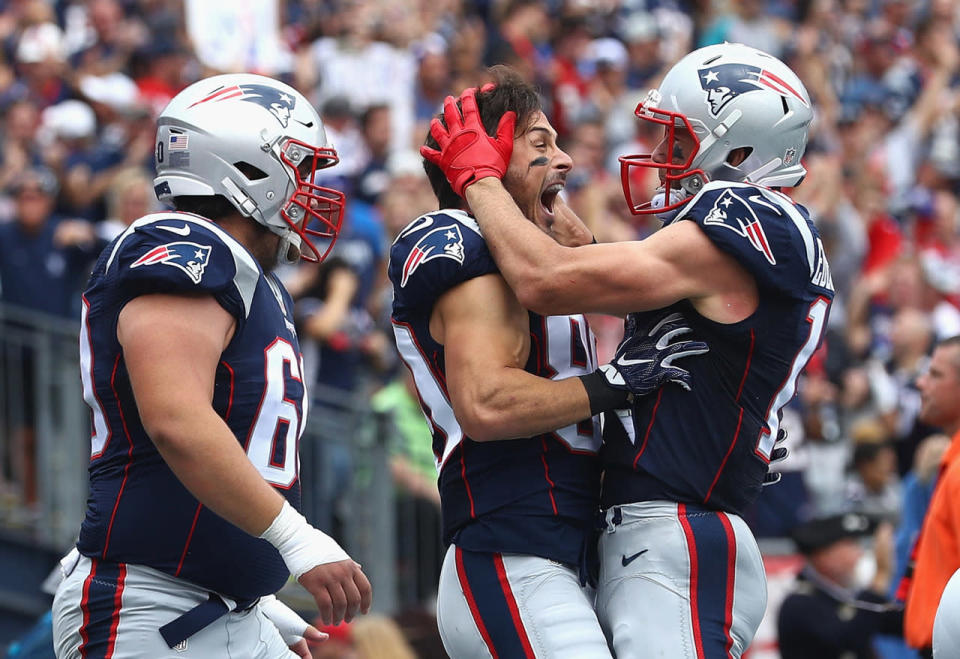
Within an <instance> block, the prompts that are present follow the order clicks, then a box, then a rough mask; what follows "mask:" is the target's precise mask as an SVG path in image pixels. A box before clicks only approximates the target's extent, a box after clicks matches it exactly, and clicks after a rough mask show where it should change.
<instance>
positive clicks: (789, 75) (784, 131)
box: [620, 43, 813, 221]
mask: <svg viewBox="0 0 960 659" xmlns="http://www.w3.org/2000/svg"><path fill="white" fill-rule="evenodd" d="M636 115H637V117H638V118H640V119H642V120H644V121H650V122H653V123H655V124H659V125H661V126H663V127H664V128H663V130H664V138H663V139H664V142H662V143H661V144H660V145H659V146H658V149H657V152H658V154H659V156H658V157H657V159H656V160H655V159H654V156H655V155H656V154H641V155H629V156H622V157H621V158H620V175H621V182H622V184H623V190H624V194H625V196H626V198H627V204H628V205H629V206H630V210H631V211H632V212H633V213H634V214H635V215H642V214H657V215H659V216H660V218H661V219H663V220H665V221H670V220H672V219H674V218H673V211H675V210H676V209H678V208H679V207H680V206H681V205H682V204H683V203H684V202H685V201H686V200H687V199H688V198H689V197H690V196H691V195H695V194H696V193H697V192H699V191H700V189H701V188H703V186H704V185H705V184H706V183H707V182H708V181H715V180H723V181H745V182H749V183H755V184H757V185H763V186H767V187H791V186H795V185H799V183H800V181H801V180H803V177H804V176H805V175H806V173H807V172H806V170H805V169H804V168H803V165H801V164H800V158H801V157H802V156H803V152H804V150H805V149H806V146H807V131H808V128H809V126H810V122H811V120H812V119H813V108H812V107H811V104H810V96H809V95H808V94H807V90H806V89H805V88H804V86H803V83H802V82H800V79H799V78H798V77H797V76H796V74H795V73H794V72H793V71H791V70H790V68H789V67H788V66H787V65H786V64H784V63H783V62H781V61H780V60H778V59H777V58H775V57H773V56H772V55H768V54H767V53H764V52H762V51H760V50H757V49H755V48H751V47H749V46H744V45H743V44H736V43H724V44H719V45H715V46H707V47H705V48H700V49H698V50H695V51H693V52H692V53H690V54H689V55H687V56H686V57H684V58H683V59H681V60H680V61H679V62H677V63H676V64H675V65H674V66H673V68H671V69H670V71H669V72H668V73H667V75H666V76H665V77H664V79H663V82H662V83H661V84H660V88H659V89H655V90H651V91H650V92H649V93H648V94H647V97H646V98H645V99H644V100H643V101H642V102H641V103H640V104H639V105H638V106H637V109H636ZM741 147H746V148H747V149H748V150H749V155H747V157H746V159H745V160H744V161H743V162H741V163H739V164H737V165H733V164H731V163H729V162H728V156H729V155H730V152H731V151H733V150H734V149H738V148H741ZM666 154H669V155H666ZM664 161H665V162H664ZM633 167H652V168H656V169H658V170H659V174H660V181H661V184H662V185H661V187H660V188H659V189H658V190H657V194H656V195H654V198H653V199H652V200H651V201H649V202H646V203H637V202H635V201H634V195H633V193H632V191H631V182H632V179H633V177H632V176H631V169H632V168H633Z"/></svg>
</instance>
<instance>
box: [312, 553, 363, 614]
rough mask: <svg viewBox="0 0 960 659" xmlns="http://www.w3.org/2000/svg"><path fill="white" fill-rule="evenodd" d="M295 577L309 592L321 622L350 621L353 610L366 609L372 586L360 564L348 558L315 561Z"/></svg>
mask: <svg viewBox="0 0 960 659" xmlns="http://www.w3.org/2000/svg"><path fill="white" fill-rule="evenodd" d="M298 581H299V582H300V585H301V586H303V587H304V588H306V589H307V591H308V592H309V593H310V594H311V595H313V599H314V600H315V601H316V602H317V609H318V610H319V611H320V620H322V621H323V624H324V625H338V624H340V623H341V622H342V621H346V622H350V621H351V620H353V618H354V616H355V615H357V613H367V612H368V611H370V604H371V602H372V600H373V589H372V588H371V587H370V581H369V580H368V579H367V575H365V574H364V573H363V570H361V569H360V564H359V563H357V562H355V561H353V560H352V559H347V560H344V561H336V562H335V563H324V564H323V565H318V566H316V567H314V568H312V569H310V570H308V571H306V572H304V573H303V574H302V575H301V576H300V578H299V579H298Z"/></svg>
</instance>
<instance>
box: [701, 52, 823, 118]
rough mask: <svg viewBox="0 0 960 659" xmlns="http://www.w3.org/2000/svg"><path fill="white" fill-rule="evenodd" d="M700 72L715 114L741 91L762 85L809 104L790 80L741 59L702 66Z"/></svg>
mask: <svg viewBox="0 0 960 659" xmlns="http://www.w3.org/2000/svg"><path fill="white" fill-rule="evenodd" d="M697 73H698V74H699V76H700V87H701V88H702V89H703V91H704V93H705V94H706V97H707V98H706V101H707V105H708V106H710V114H712V115H713V116H715V117H716V116H718V115H719V114H720V111H721V110H723V108H724V107H726V106H727V104H728V103H730V101H732V100H733V99H735V98H736V97H737V96H739V95H740V94H746V93H749V92H753V91H759V90H762V89H770V90H773V91H775V92H776V93H778V94H780V95H781V96H787V97H791V98H795V99H797V100H798V101H800V102H801V103H803V105H804V106H807V107H809V105H810V104H809V103H808V102H807V100H806V99H805V98H804V97H803V95H802V94H801V93H800V92H798V91H797V90H796V89H794V88H793V87H792V86H790V84H789V83H788V82H786V81H785V80H783V79H782V78H781V77H780V76H778V75H776V74H774V73H771V72H770V71H767V70H766V69H761V68H760V67H759V66H751V65H749V64H740V63H733V64H720V65H718V66H710V67H707V68H703V69H700V70H699V71H698V72H697Z"/></svg>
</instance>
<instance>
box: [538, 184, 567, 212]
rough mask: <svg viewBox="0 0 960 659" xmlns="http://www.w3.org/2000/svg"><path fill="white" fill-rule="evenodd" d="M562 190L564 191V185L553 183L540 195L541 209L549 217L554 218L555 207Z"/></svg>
mask: <svg viewBox="0 0 960 659" xmlns="http://www.w3.org/2000/svg"><path fill="white" fill-rule="evenodd" d="M561 190H563V183H552V184H550V185H548V186H547V187H546V188H544V189H543V192H542V193H540V207H541V209H542V210H543V212H544V213H546V215H547V217H553V206H554V204H555V203H556V201H557V195H559V194H560V191H561Z"/></svg>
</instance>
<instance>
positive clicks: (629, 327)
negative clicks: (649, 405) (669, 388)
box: [600, 313, 710, 396]
mask: <svg viewBox="0 0 960 659" xmlns="http://www.w3.org/2000/svg"><path fill="white" fill-rule="evenodd" d="M692 331H693V330H691V329H690V327H689V326H688V325H687V321H686V319H685V318H684V317H683V315H682V314H680V313H671V314H670V315H668V316H665V317H664V318H661V319H660V320H659V321H657V322H656V323H655V324H653V326H652V327H650V326H644V327H641V326H639V325H638V323H637V317H636V315H635V314H630V315H629V316H628V317H627V322H626V323H625V333H624V339H623V341H622V342H621V343H620V346H619V347H618V348H617V354H616V355H615V356H614V358H613V361H612V362H610V363H609V364H604V365H603V366H601V367H600V370H601V371H603V373H604V375H605V376H606V378H607V383H608V384H609V385H610V386H611V387H616V388H618V389H628V390H629V391H630V393H632V394H633V395H635V396H646V395H647V394H649V393H653V392H654V391H656V390H657V389H659V388H660V387H662V386H663V385H664V384H666V383H667V382H675V383H677V384H679V385H680V386H681V387H683V388H684V389H686V390H687V391H690V372H689V371H687V370H686V369H683V368H680V367H679V366H676V365H674V362H675V361H676V360H678V359H683V358H684V357H692V356H693V355H702V354H703V353H705V352H709V351H710V348H709V347H707V344H706V343H704V342H703V341H693V340H690V339H679V337H681V336H683V335H684V334H689V333H690V332H692Z"/></svg>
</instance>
